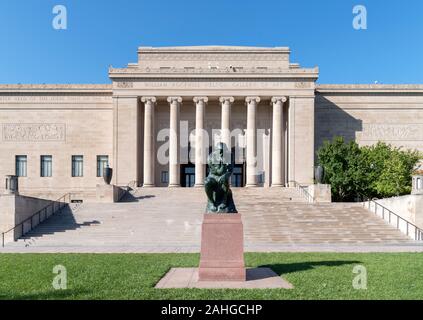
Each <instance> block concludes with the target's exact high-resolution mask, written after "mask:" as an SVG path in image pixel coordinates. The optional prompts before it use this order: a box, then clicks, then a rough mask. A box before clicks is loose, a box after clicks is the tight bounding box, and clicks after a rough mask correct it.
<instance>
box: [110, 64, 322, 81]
mask: <svg viewBox="0 0 423 320" xmlns="http://www.w3.org/2000/svg"><path fill="white" fill-rule="evenodd" d="M318 74H319V68H318V67H315V68H300V69H297V68H293V69H286V68H260V67H248V68H237V69H235V68H229V67H227V68H219V69H209V68H149V67H146V68H141V67H138V68H133V67H131V68H109V77H110V78H112V79H115V78H154V77H172V78H181V77H182V78H186V77H193V78H209V77H217V78H222V77H224V78H226V77H228V76H230V77H236V78H245V77H247V78H249V77H272V78H274V77H293V78H295V77H314V78H317V77H318Z"/></svg>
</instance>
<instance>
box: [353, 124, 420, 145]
mask: <svg viewBox="0 0 423 320" xmlns="http://www.w3.org/2000/svg"><path fill="white" fill-rule="evenodd" d="M358 138H360V140H362V141H366V140H371V141H377V140H391V141H399V140H422V139H423V124H421V123H419V124H370V123H365V124H363V131H362V132H361V133H359V137H358Z"/></svg>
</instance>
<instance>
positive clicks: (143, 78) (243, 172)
mask: <svg viewBox="0 0 423 320" xmlns="http://www.w3.org/2000/svg"><path fill="white" fill-rule="evenodd" d="M318 73H319V70H318V68H302V67H300V66H299V65H298V64H296V63H291V62H290V50H289V49H288V48H285V47H278V48H256V47H220V46H211V47H210V46H205V47H165V48H151V47H141V48H139V50H138V62H137V63H132V64H129V65H128V66H127V67H126V68H110V69H109V77H110V79H111V81H112V84H111V85H1V86H0V130H1V136H0V137H1V138H0V139H1V142H0V177H4V176H5V175H10V174H15V171H16V169H15V159H16V158H15V157H16V156H18V155H26V156H27V176H26V177H20V178H19V186H20V192H21V193H22V194H27V195H37V196H42V197H48V198H53V197H60V196H61V195H63V194H64V193H66V192H73V193H79V194H80V195H81V198H83V199H89V198H95V197H96V185H97V184H101V183H102V178H101V177H97V156H108V161H109V165H110V167H112V168H113V169H114V175H113V181H112V183H113V184H115V185H119V186H125V185H127V184H129V183H133V182H134V181H136V182H135V183H136V184H138V185H139V186H145V187H154V186H158V187H167V186H172V187H177V186H181V185H183V186H184V185H190V186H191V185H196V186H202V185H203V180H204V177H205V175H206V165H205V164H204V161H200V160H201V159H204V158H205V157H206V156H207V154H208V152H209V149H208V148H207V146H208V145H209V144H213V143H215V142H216V139H214V140H213V141H212V138H213V137H215V136H216V131H217V132H218V133H217V135H218V136H219V138H218V139H220V141H226V142H229V141H231V145H232V146H234V145H235V144H237V145H236V146H237V149H236V150H237V155H236V157H237V159H236V160H237V161H236V163H237V170H238V171H237V172H238V178H239V179H238V180H234V181H233V183H235V184H236V186H238V185H239V186H244V185H247V186H264V187H270V186H274V187H278V186H279V187H280V186H284V185H286V184H288V183H289V181H297V182H299V183H302V184H311V183H312V182H313V167H314V162H315V152H316V150H317V148H318V147H319V146H320V145H321V144H322V142H323V140H324V139H331V138H332V137H333V136H334V135H342V136H345V137H346V138H348V139H355V140H357V141H358V142H359V143H360V144H371V143H375V142H377V141H379V140H383V141H387V142H390V143H393V144H394V145H398V146H404V147H407V148H418V149H420V150H422V148H423V147H422V146H423V141H422V140H423V134H422V133H423V86H420V85H413V86H411V85H402V86H400V85H390V86H387V85H316V84H315V81H316V80H317V78H318ZM203 129H204V131H203ZM166 130H167V131H166ZM197 132H198V133H199V134H196V133H197ZM207 136H208V137H207ZM231 136H232V138H231ZM188 137H189V138H188ZM207 138H208V139H207ZM206 140H207V141H206ZM206 142H207V143H206ZM197 145H198V146H199V145H204V148H203V149H201V148H195V146H197ZM42 155H51V156H52V159H53V160H52V166H53V169H52V176H51V177H41V176H40V165H41V164H40V161H41V160H40V157H41V156H42ZM73 155H83V176H82V177H72V174H71V171H72V164H71V159H72V156H73ZM160 155H165V157H166V158H167V157H168V158H169V159H170V163H169V162H163V161H160V159H159V158H160ZM189 155H190V158H189ZM188 159H190V162H189V161H188ZM256 163H257V165H256ZM191 178H193V179H191ZM1 188H3V184H0V192H2V189H1Z"/></svg>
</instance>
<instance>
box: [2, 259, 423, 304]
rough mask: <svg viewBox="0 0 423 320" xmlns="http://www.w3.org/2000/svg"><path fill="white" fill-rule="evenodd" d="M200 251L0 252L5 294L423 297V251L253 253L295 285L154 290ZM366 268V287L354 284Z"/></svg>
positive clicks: (17, 296) (18, 296) (30, 296)
mask: <svg viewBox="0 0 423 320" xmlns="http://www.w3.org/2000/svg"><path fill="white" fill-rule="evenodd" d="M198 261H199V255H198V254H0V299H422V298H423V254H417V253H416V254H413V253H398V254H396V253H394V254H393V253H383V254H382V253H381V254H374V253H363V254H347V253H346V254H341V253H248V254H246V264H247V265H248V266H249V267H256V266H269V267H271V268H272V269H273V270H274V271H276V272H277V273H278V274H280V275H283V277H285V278H286V279H287V280H288V281H290V282H291V283H292V284H293V285H294V286H295V289H293V290H282V289H270V290H200V289H182V290H181V289H172V290H168V289H166V290H164V289H160V290H159V289H154V285H155V283H156V282H157V281H158V280H159V279H160V278H161V277H162V276H163V275H164V274H165V273H166V272H167V271H168V270H169V269H170V268H171V267H191V266H197V265H198ZM58 264H61V265H63V266H65V267H66V268H67V274H68V289H67V290H54V289H53V287H52V281H53V277H54V276H55V274H53V267H54V266H55V265H58ZM356 265H363V266H365V267H366V269H367V273H368V283H367V287H368V288H367V290H356V289H354V288H353V286H352V281H353V278H354V277H355V276H356V274H354V273H353V268H354V266H356Z"/></svg>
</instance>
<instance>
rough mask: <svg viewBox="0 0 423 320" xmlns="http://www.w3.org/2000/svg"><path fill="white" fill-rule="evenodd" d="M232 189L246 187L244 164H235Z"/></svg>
mask: <svg viewBox="0 0 423 320" xmlns="http://www.w3.org/2000/svg"><path fill="white" fill-rule="evenodd" d="M231 185H232V187H236V188H238V187H243V186H244V164H235V165H234V171H233V172H232V176H231Z"/></svg>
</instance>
